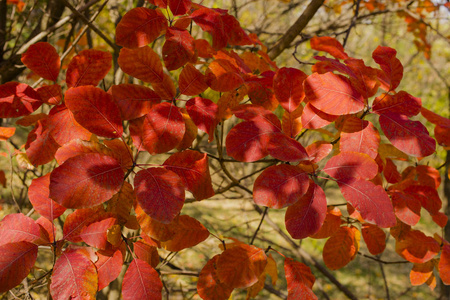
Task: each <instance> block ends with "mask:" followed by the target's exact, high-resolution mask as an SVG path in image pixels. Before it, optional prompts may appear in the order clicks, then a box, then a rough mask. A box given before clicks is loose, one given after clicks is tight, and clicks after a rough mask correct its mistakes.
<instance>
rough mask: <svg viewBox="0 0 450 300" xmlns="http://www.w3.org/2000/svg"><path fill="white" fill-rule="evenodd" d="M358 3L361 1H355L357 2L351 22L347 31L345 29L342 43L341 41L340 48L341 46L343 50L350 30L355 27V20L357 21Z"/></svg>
mask: <svg viewBox="0 0 450 300" xmlns="http://www.w3.org/2000/svg"><path fill="white" fill-rule="evenodd" d="M360 3H361V0H357V1H356V8H355V13H354V15H353V18H352V22H351V23H350V26H349V27H348V29H347V33H346V34H345V37H344V41H343V43H342V46H343V47H344V48H345V45H346V44H347V40H348V37H349V36H350V31H351V30H352V28H353V27H355V25H356V20H357V19H358V14H359V4H360Z"/></svg>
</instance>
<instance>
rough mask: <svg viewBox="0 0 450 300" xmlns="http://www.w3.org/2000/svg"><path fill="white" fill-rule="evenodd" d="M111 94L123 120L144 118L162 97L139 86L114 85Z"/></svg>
mask: <svg viewBox="0 0 450 300" xmlns="http://www.w3.org/2000/svg"><path fill="white" fill-rule="evenodd" d="M110 93H111V95H112V96H113V99H114V101H115V102H116V103H117V106H118V107H119V110H120V114H121V116H122V120H132V119H137V118H139V117H142V116H143V115H145V114H147V113H148V112H149V111H150V110H151V109H152V107H153V106H155V105H156V104H158V103H160V102H161V97H160V96H159V95H158V94H157V93H155V91H153V90H152V89H150V88H148V87H146V86H142V85H137V84H128V83H125V84H119V85H113V86H112V87H111V89H110Z"/></svg>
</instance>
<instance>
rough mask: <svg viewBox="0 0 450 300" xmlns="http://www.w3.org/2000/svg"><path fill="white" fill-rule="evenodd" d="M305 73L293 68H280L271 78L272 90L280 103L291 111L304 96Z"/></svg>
mask: <svg viewBox="0 0 450 300" xmlns="http://www.w3.org/2000/svg"><path fill="white" fill-rule="evenodd" d="M306 77H307V75H306V74H305V73H303V72H302V71H300V70H298V69H295V68H281V69H279V70H278V71H277V73H276V75H275V77H274V78H273V90H274V92H275V95H276V97H277V99H278V102H279V103H280V105H281V106H282V107H283V108H284V109H285V110H286V111H288V112H290V113H292V112H293V111H294V110H295V109H296V108H297V107H298V106H299V105H300V103H301V102H302V101H303V99H304V98H305V91H304V90H303V81H304V80H305V79H306Z"/></svg>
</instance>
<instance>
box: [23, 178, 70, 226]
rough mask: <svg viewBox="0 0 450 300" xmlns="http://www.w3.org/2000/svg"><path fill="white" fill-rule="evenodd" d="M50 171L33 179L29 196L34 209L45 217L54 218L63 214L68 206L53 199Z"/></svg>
mask: <svg viewBox="0 0 450 300" xmlns="http://www.w3.org/2000/svg"><path fill="white" fill-rule="evenodd" d="M49 185H50V173H48V174H46V175H44V176H42V177H39V178H35V179H33V181H32V182H31V185H30V187H29V188H28V197H29V199H30V202H31V204H32V205H33V207H34V209H35V210H36V211H37V212H38V213H39V214H40V215H41V216H43V217H45V218H47V219H49V220H54V219H56V218H58V217H59V216H60V215H62V214H63V213H64V212H65V211H66V208H65V207H63V206H61V205H59V204H58V203H56V202H55V201H53V200H52V199H51V198H50V197H49V194H50V189H49Z"/></svg>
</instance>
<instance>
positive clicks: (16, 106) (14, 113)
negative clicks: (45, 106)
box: [0, 82, 43, 118]
mask: <svg viewBox="0 0 450 300" xmlns="http://www.w3.org/2000/svg"><path fill="white" fill-rule="evenodd" d="M42 103H43V102H42V100H41V97H40V96H39V94H38V93H37V92H36V91H35V90H33V89H32V88H31V87H30V86H29V85H27V84H25V83H19V82H7V83H5V84H2V85H0V118H18V117H22V116H28V115H29V114H31V113H32V112H34V111H35V110H36V109H38V108H39V107H40V106H41V105H42Z"/></svg>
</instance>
